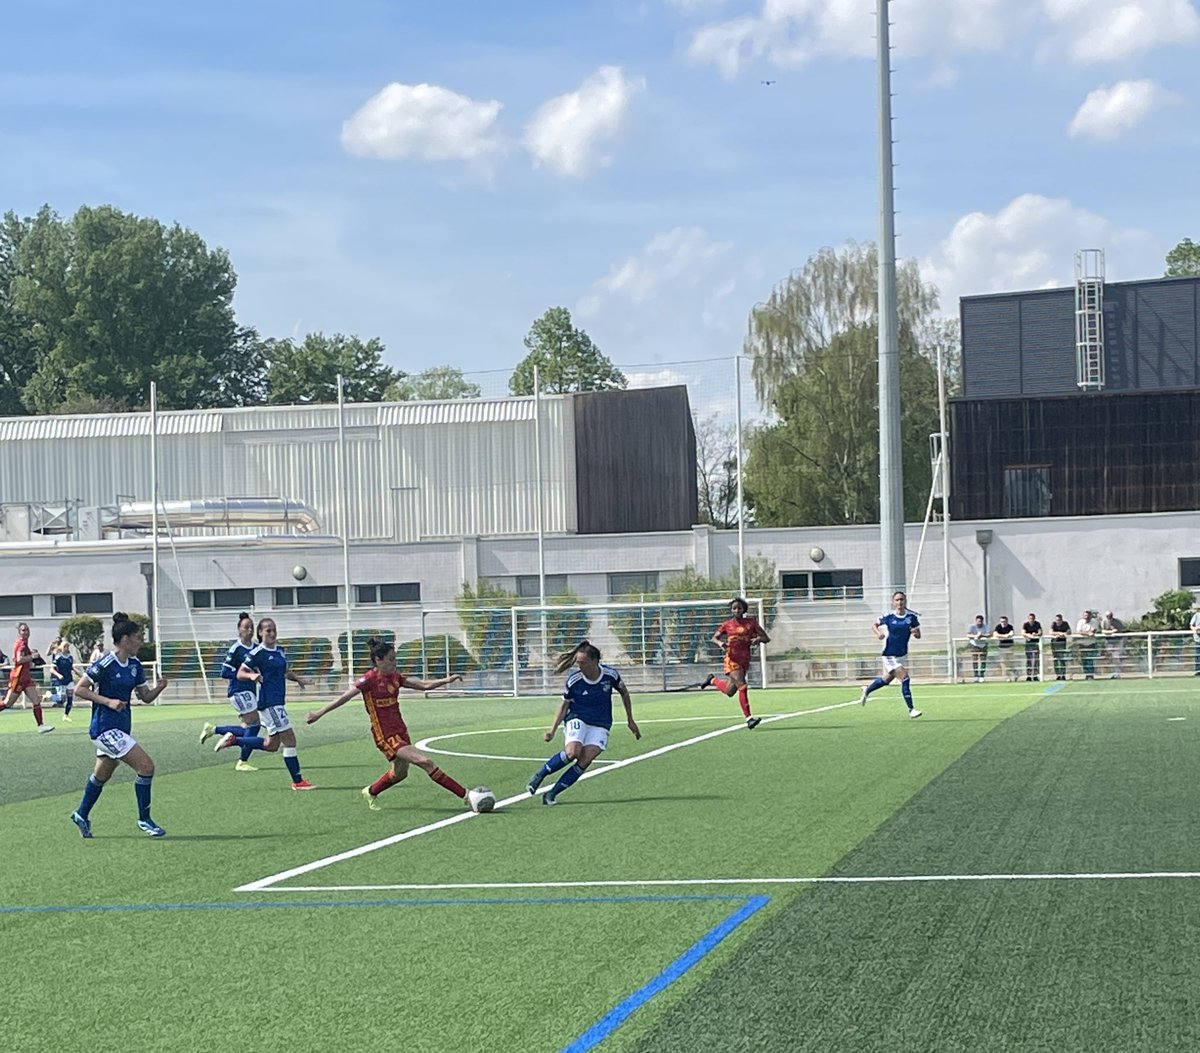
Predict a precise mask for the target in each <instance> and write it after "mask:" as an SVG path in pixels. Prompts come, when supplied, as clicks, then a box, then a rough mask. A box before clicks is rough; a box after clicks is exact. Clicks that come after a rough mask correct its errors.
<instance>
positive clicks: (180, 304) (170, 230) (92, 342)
mask: <svg viewBox="0 0 1200 1053" xmlns="http://www.w3.org/2000/svg"><path fill="white" fill-rule="evenodd" d="M4 241H5V244H6V245H9V244H15V251H14V252H13V256H12V263H11V264H10V268H12V269H15V276H14V277H13V280H12V285H11V288H12V296H11V309H12V311H13V313H14V315H15V316H16V318H17V320H18V324H19V325H20V326H23V327H24V329H25V331H26V332H27V333H28V334H29V341H30V346H29V347H27V348H26V349H25V350H24V353H25V354H26V356H27V358H28V360H29V361H31V362H33V363H36V369H35V370H34V371H33V374H32V376H31V377H30V379H29V381H28V382H27V383H26V384H25V385H24V387H23V390H22V401H23V403H24V404H25V405H26V406H27V407H28V408H30V409H32V410H34V411H35V412H38V413H51V412H54V411H55V410H56V409H58V408H59V407H60V406H62V405H63V404H64V403H68V402H80V401H82V400H99V402H100V404H103V405H115V406H119V407H121V408H123V409H126V410H129V409H135V408H139V407H142V406H145V405H146V403H147V389H148V387H149V384H150V382H151V381H157V382H158V385H159V404H160V405H161V406H163V407H164V408H168V409H193V408H200V409H203V408H206V407H210V406H219V405H229V404H239V403H244V402H252V401H254V400H255V384H256V382H257V381H256V377H255V375H254V373H255V364H256V363H255V359H254V357H253V355H252V354H251V353H250V352H251V350H252V346H253V343H254V341H255V340H256V338H255V337H254V335H253V331H252V330H247V329H244V328H242V327H239V326H238V325H237V323H236V321H235V319H234V315H233V293H234V288H235V287H236V284H237V278H236V276H235V275H234V272H233V267H232V265H231V264H230V261H229V257H228V255H226V253H225V252H224V250H222V249H213V250H210V249H209V248H208V247H207V245H205V243H204V241H203V240H202V239H201V238H200V236H199V235H198V234H196V233H194V232H193V231H190V230H186V229H185V228H183V227H181V226H179V225H178V224H176V225H174V226H171V227H166V226H164V225H163V224H161V223H159V222H158V221H157V220H154V219H145V218H141V217H138V216H134V215H130V214H127V213H124V212H122V211H120V210H119V209H116V208H113V207H111V206H108V205H105V206H101V207H99V208H90V207H86V206H85V207H83V208H80V209H79V211H78V212H76V213H75V215H74V216H72V217H71V219H70V220H67V221H65V222H64V221H62V220H60V219H59V218H58V217H57V216H56V215H55V214H54V213H53V212H51V211H50V209H49V208H48V207H46V208H43V209H42V210H41V211H40V212H39V213H38V215H37V216H36V217H34V218H32V219H28V220H24V221H21V220H16V219H15V217H12V216H11V215H10V216H9V217H6V237H5V239H4Z"/></svg>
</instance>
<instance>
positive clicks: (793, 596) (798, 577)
mask: <svg viewBox="0 0 1200 1053" xmlns="http://www.w3.org/2000/svg"><path fill="white" fill-rule="evenodd" d="M779 585H780V587H781V588H782V589H783V598H784V599H785V600H802V601H804V600H840V599H847V600H861V599H862V596H863V583H862V571H861V570H812V571H807V570H795V571H784V573H782V574H780V575H779Z"/></svg>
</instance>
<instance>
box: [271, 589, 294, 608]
mask: <svg viewBox="0 0 1200 1053" xmlns="http://www.w3.org/2000/svg"><path fill="white" fill-rule="evenodd" d="M275 606H276V607H295V606H296V590H295V589H276V590H275Z"/></svg>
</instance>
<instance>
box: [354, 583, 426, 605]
mask: <svg viewBox="0 0 1200 1053" xmlns="http://www.w3.org/2000/svg"><path fill="white" fill-rule="evenodd" d="M354 599H355V602H356V603H420V602H421V583H420V582H419V581H402V582H399V583H396V584H392V585H355V586H354Z"/></svg>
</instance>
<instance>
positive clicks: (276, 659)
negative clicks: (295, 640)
mask: <svg viewBox="0 0 1200 1053" xmlns="http://www.w3.org/2000/svg"><path fill="white" fill-rule="evenodd" d="M242 665H244V666H245V667H246V668H247V669H252V670H254V672H256V673H262V682H261V683H260V684H259V685H258V708H259V709H266V708H267V706H282V705H283V704H284V702H286V701H287V669H288V660H287V655H286V654H284V653H283V648H282V647H264V646H263V645H262V644H255V645H254V647H252V648H251V649H250V653H249V654H247V655H246V657H245V659H244V660H243V661H242Z"/></svg>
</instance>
